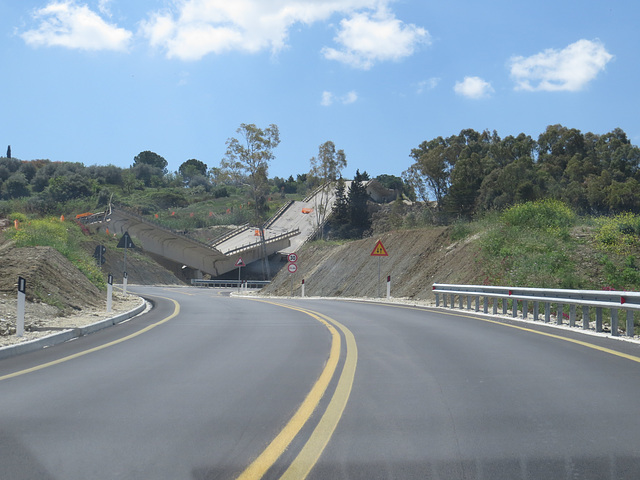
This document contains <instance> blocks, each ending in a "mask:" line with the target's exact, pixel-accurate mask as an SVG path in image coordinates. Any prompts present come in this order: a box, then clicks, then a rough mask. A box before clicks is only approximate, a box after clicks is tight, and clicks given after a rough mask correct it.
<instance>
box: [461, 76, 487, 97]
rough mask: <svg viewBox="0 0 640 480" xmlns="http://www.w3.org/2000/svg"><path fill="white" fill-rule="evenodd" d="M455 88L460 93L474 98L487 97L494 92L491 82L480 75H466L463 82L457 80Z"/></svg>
mask: <svg viewBox="0 0 640 480" xmlns="http://www.w3.org/2000/svg"><path fill="white" fill-rule="evenodd" d="M453 90H454V91H455V92H456V93H457V94H458V95H462V96H463V97H467V98H473V99H478V98H486V97H489V96H490V95H491V94H492V93H493V92H494V90H493V87H492V86H491V84H490V83H489V82H486V81H484V80H483V79H482V78H480V77H464V80H463V81H462V82H456V84H455V86H454V87H453Z"/></svg>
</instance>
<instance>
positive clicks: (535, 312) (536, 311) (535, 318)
mask: <svg viewBox="0 0 640 480" xmlns="http://www.w3.org/2000/svg"><path fill="white" fill-rule="evenodd" d="M539 315H540V307H539V305H538V302H533V321H534V322H537V321H538V320H539V318H538V317H539Z"/></svg>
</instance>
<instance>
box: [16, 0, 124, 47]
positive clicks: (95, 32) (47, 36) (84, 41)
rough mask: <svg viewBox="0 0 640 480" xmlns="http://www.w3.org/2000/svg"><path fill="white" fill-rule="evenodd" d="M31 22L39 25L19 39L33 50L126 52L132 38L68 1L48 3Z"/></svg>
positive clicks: (94, 14)
mask: <svg viewBox="0 0 640 480" xmlns="http://www.w3.org/2000/svg"><path fill="white" fill-rule="evenodd" d="M103 6H104V5H103ZM33 18H34V19H36V20H38V21H39V22H40V25H39V27H38V28H37V29H34V30H28V31H26V32H24V33H23V34H21V35H20V36H21V37H22V39H23V40H24V41H25V42H26V43H27V44H28V45H31V46H33V47H41V46H46V47H51V46H61V47H67V48H75V49H79V50H119V51H126V50H127V49H128V47H129V41H130V39H131V36H132V33H131V32H129V31H127V30H125V29H124V28H119V27H117V26H116V25H112V24H109V23H107V22H105V21H104V20H103V19H102V18H101V17H100V16H99V15H98V14H97V13H95V12H93V11H91V10H90V9H89V7H88V6H86V5H78V4H77V3H76V2H74V1H71V0H67V1H61V2H56V1H54V2H51V3H49V4H48V5H47V6H46V7H44V8H41V9H38V10H36V11H35V12H34V13H33Z"/></svg>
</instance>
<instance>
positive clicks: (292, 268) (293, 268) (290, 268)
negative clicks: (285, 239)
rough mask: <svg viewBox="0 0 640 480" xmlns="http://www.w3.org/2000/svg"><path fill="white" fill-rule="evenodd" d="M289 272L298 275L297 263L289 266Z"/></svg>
mask: <svg viewBox="0 0 640 480" xmlns="http://www.w3.org/2000/svg"><path fill="white" fill-rule="evenodd" d="M287 270H289V273H296V271H297V270H298V266H297V265H296V264H295V263H290V264H289V265H287Z"/></svg>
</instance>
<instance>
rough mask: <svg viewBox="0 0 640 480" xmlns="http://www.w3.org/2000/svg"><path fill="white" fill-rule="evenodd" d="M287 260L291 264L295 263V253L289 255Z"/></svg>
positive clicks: (296, 257)
mask: <svg viewBox="0 0 640 480" xmlns="http://www.w3.org/2000/svg"><path fill="white" fill-rule="evenodd" d="M287 258H288V260H289V261H290V262H291V263H296V262H297V261H298V255H297V254H295V253H290V254H289V256H288V257H287Z"/></svg>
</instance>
